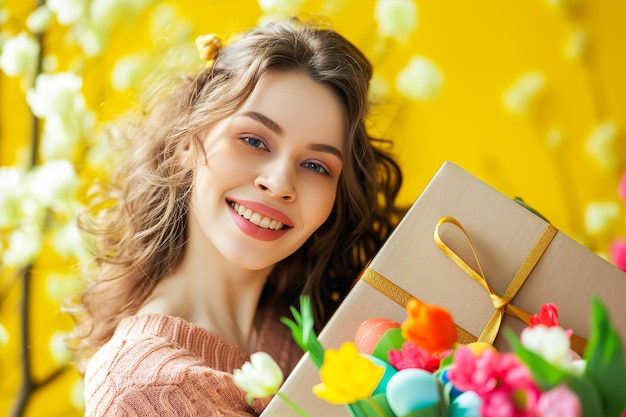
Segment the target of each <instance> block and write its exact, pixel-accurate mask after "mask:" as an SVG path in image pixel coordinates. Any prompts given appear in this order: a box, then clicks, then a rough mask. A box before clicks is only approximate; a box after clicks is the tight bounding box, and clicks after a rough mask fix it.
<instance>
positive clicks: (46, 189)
mask: <svg viewBox="0 0 626 417" xmlns="http://www.w3.org/2000/svg"><path fill="white" fill-rule="evenodd" d="M77 184H78V179H77V176H76V172H75V171H74V166H73V165H72V164H71V163H70V162H69V161H68V160H66V159H59V160H53V161H48V162H46V163H45V164H43V165H41V166H39V167H38V168H37V169H35V170H34V171H33V172H32V173H31V178H30V182H29V193H30V195H32V196H33V197H34V198H35V199H36V200H37V201H38V202H39V203H40V204H41V205H42V206H44V207H50V208H52V209H55V210H62V209H64V208H66V207H67V206H69V205H70V203H71V202H72V201H73V199H74V195H75V192H76V187H77Z"/></svg>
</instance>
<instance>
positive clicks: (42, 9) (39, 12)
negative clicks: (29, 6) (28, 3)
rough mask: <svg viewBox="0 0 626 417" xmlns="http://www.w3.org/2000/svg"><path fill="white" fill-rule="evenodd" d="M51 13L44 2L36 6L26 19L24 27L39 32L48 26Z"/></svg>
mask: <svg viewBox="0 0 626 417" xmlns="http://www.w3.org/2000/svg"><path fill="white" fill-rule="evenodd" d="M52 18H53V13H52V10H50V9H49V8H48V6H46V5H45V4H44V5H43V6H39V7H37V8H36V9H35V10H34V11H33V12H32V13H31V14H30V15H29V16H28V18H27V19H26V27H27V28H28V30H30V31H31V32H33V33H41V32H43V31H45V30H46V29H48V28H49V27H50V24H51V23H52Z"/></svg>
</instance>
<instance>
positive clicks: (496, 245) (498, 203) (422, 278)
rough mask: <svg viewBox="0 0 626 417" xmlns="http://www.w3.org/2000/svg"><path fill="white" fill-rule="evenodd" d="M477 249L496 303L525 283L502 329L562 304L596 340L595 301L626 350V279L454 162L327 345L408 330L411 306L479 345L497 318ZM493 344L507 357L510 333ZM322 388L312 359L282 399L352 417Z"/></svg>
mask: <svg viewBox="0 0 626 417" xmlns="http://www.w3.org/2000/svg"><path fill="white" fill-rule="evenodd" d="M455 221H456V222H458V224H455ZM438 225H439V226H438ZM459 226H460V227H459ZM463 230H464V231H463ZM466 236H467V237H469V241H468V238H467V237H466ZM437 239H440V244H439V245H438V244H437V242H436V240H437ZM469 242H471V245H473V248H474V250H475V252H476V255H477V258H478V262H479V263H480V265H481V266H482V271H483V274H484V279H485V281H486V282H487V284H485V287H489V288H491V290H492V292H493V293H494V294H495V295H497V296H501V297H500V298H499V297H497V296H496V297H494V298H495V299H496V300H502V298H503V296H505V295H507V296H511V295H512V294H509V293H507V294H505V291H506V290H507V287H508V286H509V285H510V284H511V282H512V281H514V282H516V284H513V286H520V284H521V287H520V288H519V290H518V292H517V293H516V294H514V297H512V300H511V301H510V304H509V307H507V312H506V313H503V314H502V317H503V318H502V323H501V325H500V327H499V329H500V330H502V329H504V328H507V327H508V328H512V329H513V330H515V331H517V332H518V333H519V332H520V331H521V329H523V328H524V327H525V323H524V322H523V321H522V320H520V319H518V318H515V317H513V316H512V315H517V313H521V316H523V315H524V312H526V313H531V314H535V313H536V312H538V310H539V308H540V306H541V305H542V304H544V303H554V304H556V305H557V307H558V309H559V318H560V322H561V325H562V326H563V327H565V328H571V329H573V331H574V333H575V334H576V335H578V336H580V337H582V338H588V337H589V319H590V312H591V303H590V300H591V296H592V294H595V295H596V296H597V297H599V299H600V300H601V301H602V302H603V303H604V304H605V305H606V307H607V309H608V311H609V314H610V317H611V320H612V322H613V324H614V325H615V326H616V328H617V330H618V332H619V333H620V335H621V337H622V340H624V341H626V273H624V272H623V271H621V270H620V269H618V268H617V267H615V266H614V265H612V264H610V263H609V262H607V261H606V260H604V259H602V258H601V257H599V256H598V255H596V254H595V253H593V252H591V251H590V250H588V249H587V248H585V247H583V246H582V245H580V244H579V243H577V242H575V241H574V240H572V239H571V238H569V237H568V236H566V235H564V234H563V233H561V232H559V231H558V230H557V229H556V228H555V227H554V226H552V225H550V224H549V223H547V222H546V221H545V220H544V219H542V217H540V216H538V215H537V214H535V213H534V212H533V211H531V210H529V209H528V208H526V207H525V206H523V205H521V204H518V203H517V202H515V201H514V200H512V199H511V198H509V197H507V196H505V195H503V194H501V193H499V192H498V191H496V190H495V189H493V188H492V187H490V186H488V185H487V184H485V183H484V182H482V181H480V180H479V179H477V178H476V177H474V176H472V175H471V174H469V173H468V172H466V171H464V170H463V169H462V168H460V167H458V166H457V165H455V164H453V163H451V162H446V163H445V164H444V165H443V166H442V167H441V168H440V170H439V171H438V172H437V173H436V175H435V177H434V178H433V179H432V181H431V182H430V183H429V184H428V186H427V187H426V188H425V190H424V191H423V192H422V194H421V195H420V196H419V198H418V199H417V200H416V201H415V203H414V204H413V206H412V207H411V208H410V210H409V212H408V213H407V214H406V216H405V217H404V219H403V220H402V222H401V223H400V224H399V225H398V227H397V228H396V230H395V231H394V233H393V234H392V235H391V236H390V237H389V239H388V240H387V242H386V243H385V244H384V246H383V247H382V248H381V249H380V250H379V252H378V253H377V254H376V256H375V257H374V258H373V259H372V261H371V262H370V264H369V266H368V267H367V268H366V270H365V271H364V272H363V273H362V275H361V277H360V279H359V281H358V282H357V283H356V284H355V286H354V287H353V289H352V290H351V291H350V293H349V294H348V296H347V297H346V299H345V300H344V302H343V303H342V304H341V305H340V307H339V308H338V310H337V311H336V313H335V314H334V315H333V317H332V318H331V319H330V321H329V322H328V324H327V325H326V326H325V328H324V329H323V330H322V332H321V333H320V337H319V339H320V342H321V343H322V345H323V346H324V347H325V348H327V349H328V348H333V349H336V348H338V347H339V346H340V345H341V344H342V343H343V342H346V341H352V340H353V337H354V334H355V331H356V329H357V327H358V326H359V324H361V323H362V322H363V321H365V320H367V319H372V318H387V319H391V320H395V321H397V322H400V323H402V322H403V321H404V320H405V319H406V310H405V307H404V305H405V304H406V302H407V301H408V299H409V298H410V297H415V298H418V299H420V300H422V301H424V302H426V303H429V304H437V305H440V306H443V307H445V308H446V309H447V310H449V311H450V313H451V314H452V317H453V319H454V321H455V323H456V325H457V327H458V328H459V338H460V341H461V342H469V341H472V340H473V339H474V337H477V336H479V335H480V334H481V332H483V330H484V329H485V328H486V327H488V323H489V322H490V320H492V319H493V318H494V317H496V316H497V315H498V313H497V312H496V310H495V307H494V302H492V299H491V297H490V295H489V292H488V290H487V289H486V288H485V287H484V286H482V285H480V284H479V283H478V281H479V280H481V277H480V276H478V277H476V278H477V279H476V280H475V279H473V278H472V277H471V276H470V275H472V274H474V275H475V276H476V275H481V274H480V268H479V266H478V262H477V261H476V260H475V257H474V255H473V253H472V246H470V243H469ZM442 248H443V250H442ZM444 251H448V254H446V253H444ZM455 254H456V255H455ZM455 256H458V258H459V259H460V260H461V261H460V263H462V262H465V263H467V265H468V266H469V267H470V268H471V270H470V269H468V268H466V270H463V269H462V267H461V266H462V265H461V266H459V265H458V264H457V263H455V262H454V261H453V260H452V259H451V258H453V257H455ZM472 270H473V271H475V272H472ZM525 277H526V280H525V281H524V278H525ZM483 284H484V282H483ZM496 303H498V301H496ZM494 312H495V313H494ZM497 330H498V327H497V326H496V328H495V331H497ZM494 344H495V346H496V347H498V348H499V349H501V350H506V349H507V346H508V345H507V344H506V340H505V338H504V337H503V336H502V332H501V331H500V332H499V333H498V336H497V338H496V339H495V343H494ZM578 349H582V348H581V347H578ZM318 382H319V374H318V370H317V369H316V368H315V366H314V365H313V363H312V362H311V360H310V359H309V358H308V355H305V356H304V357H303V359H302V360H301V361H300V362H299V363H298V365H297V366H296V368H295V369H294V372H293V373H292V374H291V375H290V376H289V377H288V378H287V380H286V381H285V383H284V385H283V387H282V388H281V392H282V393H283V394H284V395H286V396H287V397H288V398H289V399H291V400H292V401H294V402H295V403H296V404H298V406H300V407H301V408H303V409H304V410H305V411H307V412H308V413H309V415H311V416H348V413H347V411H346V410H345V407H343V406H338V405H332V404H329V403H327V402H325V401H323V400H321V399H319V398H317V397H315V396H314V395H313V394H312V392H311V388H312V387H313V385H315V384H316V383H318ZM279 416H280V417H286V416H295V412H294V411H293V410H292V409H291V408H289V406H288V405H287V404H285V403H284V402H283V401H282V400H281V399H280V398H278V397H276V398H274V399H273V400H272V402H271V403H270V405H269V406H268V408H267V409H266V410H265V412H264V413H263V417H279Z"/></svg>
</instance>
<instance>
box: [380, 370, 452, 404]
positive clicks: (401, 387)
mask: <svg viewBox="0 0 626 417" xmlns="http://www.w3.org/2000/svg"><path fill="white" fill-rule="evenodd" d="M440 401H441V394H440V389H439V381H437V378H436V377H435V376H434V375H433V374H431V373H430V372H428V371H425V370H423V369H416V368H407V369H402V370H401V371H398V372H397V373H396V374H395V375H393V376H392V377H391V378H390V379H389V381H388V382H387V402H388V403H389V407H390V408H391V410H392V411H393V412H394V413H395V415H397V416H404V415H406V414H408V413H410V412H413V411H417V410H422V409H425V408H427V407H431V406H435V405H436V404H438V403H439V402H440Z"/></svg>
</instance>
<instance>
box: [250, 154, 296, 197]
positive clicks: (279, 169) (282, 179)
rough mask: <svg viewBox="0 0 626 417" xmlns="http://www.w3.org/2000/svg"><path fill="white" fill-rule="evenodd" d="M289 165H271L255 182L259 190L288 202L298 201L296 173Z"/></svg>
mask: <svg viewBox="0 0 626 417" xmlns="http://www.w3.org/2000/svg"><path fill="white" fill-rule="evenodd" d="M288 165H289V164H286V163H281V164H269V165H268V166H267V167H266V169H265V170H264V172H263V173H261V174H259V175H258V176H257V177H256V179H255V180H254V185H255V187H256V188H257V189H259V190H261V191H263V192H264V193H267V194H269V195H270V196H272V197H274V198H278V199H281V200H283V201H286V202H293V201H295V200H296V189H295V182H294V180H293V175H294V173H293V172H292V169H291V168H290V167H288Z"/></svg>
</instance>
